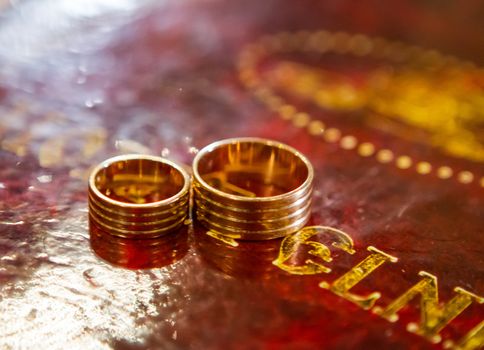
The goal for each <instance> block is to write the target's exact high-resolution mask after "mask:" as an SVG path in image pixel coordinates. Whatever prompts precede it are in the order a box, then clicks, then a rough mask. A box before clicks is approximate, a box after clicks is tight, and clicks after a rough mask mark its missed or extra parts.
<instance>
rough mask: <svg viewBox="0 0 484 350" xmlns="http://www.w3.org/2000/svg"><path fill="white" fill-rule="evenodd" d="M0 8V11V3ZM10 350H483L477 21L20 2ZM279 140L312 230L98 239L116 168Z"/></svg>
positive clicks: (0, 150)
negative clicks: (136, 160)
mask: <svg viewBox="0 0 484 350" xmlns="http://www.w3.org/2000/svg"><path fill="white" fill-rule="evenodd" d="M0 3H1V2H0ZM1 11H2V12H1V13H0V17H1V21H0V43H1V44H2V45H1V46H0V62H1V65H0V77H1V80H0V100H1V103H0V109H1V114H0V324H1V326H0V348H1V349H36V348H50V349H66V348H69V349H81V348H82V349H270V350H273V349H274V350H275V349H390V348H392V349H480V348H482V347H483V346H484V321H483V315H484V312H483V311H484V309H483V307H484V306H483V305H482V304H483V302H484V263H483V257H484V251H483V246H482V235H483V227H484V215H483V210H484V192H483V191H484V167H483V162H484V139H483V131H484V114H483V113H484V112H483V111H484V94H483V92H484V70H483V68H482V63H483V60H484V50H483V46H482V37H483V35H484V29H483V28H482V23H481V22H482V15H483V13H484V7H483V6H482V4H481V2H479V1H472V0H470V1H462V2H432V1H424V2H414V1H404V0H400V1H394V2H387V3H383V2H377V1H371V0H365V1H359V2H350V1H324V2H320V1H309V0H304V1H297V2H296V1H276V0H269V1H227V2H223V1H218V0H206V1H184V2H177V1H166V2H156V1H149V0H143V1H134V0H122V1H97V0H89V1H83V2H75V1H62V0H49V1H47V0H45V1H44V0H42V1H15V2H13V1H11V2H9V3H7V2H5V3H4V4H2V10H1ZM241 136H252V137H264V138H269V139H274V140H277V141H281V142H284V143H286V144H288V145H290V146H292V147H294V148H296V149H298V150H299V151H301V152H302V153H304V154H305V155H307V157H308V158H309V160H310V161H311V162H312V164H313V166H314V170H315V180H314V194H313V201H312V216H311V219H310V222H309V224H308V226H307V227H305V228H303V229H302V230H300V231H298V232H296V233H294V234H291V235H290V236H288V237H286V238H284V239H275V240H268V241H235V240H232V239H228V238H225V237H221V236H219V235H216V234H213V233H210V232H209V233H208V234H207V230H206V229H204V228H203V226H202V225H201V224H200V223H199V222H197V220H196V218H195V217H193V218H192V221H191V222H190V223H187V225H185V227H184V228H183V229H181V230H180V232H177V233H173V234H169V235H166V236H163V237H161V238H157V239H144V240H133V239H124V238H119V237H116V236H113V235H110V234H109V233H107V232H103V231H102V230H100V229H99V228H97V227H96V226H94V225H89V221H88V209H87V208H88V207H87V177H88V175H89V173H90V171H91V170H92V169H93V167H94V166H96V165H97V164H99V163H100V162H101V161H103V160H104V159H106V158H109V157H112V156H114V155H118V154H125V153H143V154H152V155H157V156H163V157H166V158H168V159H172V160H175V161H177V162H180V163H183V164H185V165H186V166H187V169H189V168H190V164H191V162H192V160H193V157H194V155H195V154H196V153H197V152H198V150H199V149H201V148H202V147H204V146H206V145H207V144H209V143H211V142H214V141H216V140H220V139H225V138H233V137H241Z"/></svg>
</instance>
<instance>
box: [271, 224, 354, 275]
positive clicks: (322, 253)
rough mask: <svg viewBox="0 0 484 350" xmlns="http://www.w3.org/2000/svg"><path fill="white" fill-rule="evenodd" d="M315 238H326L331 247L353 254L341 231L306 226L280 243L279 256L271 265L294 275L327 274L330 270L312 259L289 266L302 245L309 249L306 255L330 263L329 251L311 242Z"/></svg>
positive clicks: (348, 241)
mask: <svg viewBox="0 0 484 350" xmlns="http://www.w3.org/2000/svg"><path fill="white" fill-rule="evenodd" d="M315 236H317V237H318V238H320V239H321V238H326V239H330V240H331V241H333V242H332V243H331V246H332V247H334V248H337V249H340V250H342V251H344V252H346V253H348V254H354V252H355V251H354V249H353V240H352V239H351V237H350V236H348V235H347V234H346V233H344V232H343V231H340V230H337V229H335V228H332V227H325V226H308V227H304V228H303V229H301V230H300V231H298V232H296V233H295V234H292V235H290V236H287V237H286V238H284V240H283V241H282V243H281V248H280V250H279V255H278V257H277V259H276V260H274V261H273V262H272V263H273V264H274V265H276V266H277V267H279V268H280V269H282V270H284V271H286V272H289V273H291V274H294V275H314V274H318V273H329V272H331V269H330V268H329V267H327V266H325V265H323V264H322V263H321V262H318V261H315V260H314V259H312V258H309V259H306V260H305V262H304V265H294V264H290V262H291V259H292V258H294V257H295V256H296V254H297V253H298V252H299V251H300V249H301V246H302V245H306V246H308V247H310V249H311V250H309V251H308V254H310V255H312V256H314V257H317V258H319V259H321V260H322V261H325V262H331V261H332V260H333V259H332V258H331V251H330V250H329V248H328V247H327V246H326V245H324V244H323V243H321V242H319V241H316V240H311V238H314V237H315Z"/></svg>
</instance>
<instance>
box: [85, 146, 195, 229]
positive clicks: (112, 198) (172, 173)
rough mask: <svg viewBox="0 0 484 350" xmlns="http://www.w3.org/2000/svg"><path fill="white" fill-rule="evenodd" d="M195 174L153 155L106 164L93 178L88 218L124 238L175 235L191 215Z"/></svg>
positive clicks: (121, 157)
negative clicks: (173, 233) (189, 208)
mask: <svg viewBox="0 0 484 350" xmlns="http://www.w3.org/2000/svg"><path fill="white" fill-rule="evenodd" d="M189 194H190V176H189V175H188V173H187V172H186V171H185V170H184V169H183V168H182V167H181V166H179V165H177V164H175V163H173V162H171V161H169V160H166V159H163V158H160V157H154V156H148V155H139V154H131V155H123V156H118V157H113V158H110V159H107V160H105V161H104V162H102V163H101V164H99V165H98V166H97V167H96V168H95V169H94V170H93V171H92V173H91V176H90V177H89V220H90V221H91V222H92V223H93V224H95V225H97V226H98V227H99V228H100V229H102V230H104V231H107V232H109V233H111V234H113V235H116V236H121V237H137V238H152V237H158V236H161V235H164V234H166V233H169V232H174V231H176V230H177V229H179V228H180V227H181V225H182V224H183V222H184V221H185V220H186V219H187V216H188V206H189Z"/></svg>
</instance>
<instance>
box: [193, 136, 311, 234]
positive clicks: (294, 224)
mask: <svg viewBox="0 0 484 350" xmlns="http://www.w3.org/2000/svg"><path fill="white" fill-rule="evenodd" d="M313 177H314V172H313V168H312V166H311V163H310V162H309V160H308V159H307V158H306V157H305V156H304V155H302V154H301V153H300V152H299V151H297V150H295V149H294V148H292V147H289V146H287V145H285V144H282V143H280V142H276V141H271V140H266V139H261V138H235V139H227V140H222V141H219V142H215V143H212V144H211V145H208V146H207V147H205V148H203V149H202V150H200V151H199V152H198V154H197V155H196V156H195V159H194V161H193V194H194V204H195V213H196V216H197V219H198V221H200V222H201V223H202V224H203V225H204V226H205V227H206V228H208V229H209V230H213V231H215V232H217V233H220V234H222V235H227V236H230V237H233V238H237V239H247V240H252V239H253V240H261V239H272V238H278V237H283V236H286V235H288V234H291V233H294V232H296V231H298V230H299V229H301V228H302V227H304V225H305V224H306V223H307V221H308V220H309V217H310V214H311V195H312V182H313Z"/></svg>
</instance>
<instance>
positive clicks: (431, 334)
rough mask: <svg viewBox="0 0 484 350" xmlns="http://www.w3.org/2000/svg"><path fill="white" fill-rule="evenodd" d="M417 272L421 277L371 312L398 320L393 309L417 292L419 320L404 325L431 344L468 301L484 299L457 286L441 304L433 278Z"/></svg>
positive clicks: (400, 306) (481, 300)
mask: <svg viewBox="0 0 484 350" xmlns="http://www.w3.org/2000/svg"><path fill="white" fill-rule="evenodd" d="M419 275H420V276H422V277H423V278H422V279H421V280H420V281H419V282H418V283H417V284H415V285H414V286H413V287H411V288H410V289H409V290H407V291H406V292H405V293H403V294H402V295H401V296H399V297H398V298H397V299H395V300H394V301H393V302H392V303H390V305H388V306H387V307H386V308H385V309H381V308H375V309H374V312H375V313H377V314H379V315H380V316H382V317H384V318H386V319H387V320H389V321H391V322H395V321H397V320H398V315H397V312H398V311H399V310H401V309H402V308H403V307H404V306H406V305H407V304H408V303H409V302H410V301H411V300H412V299H414V298H415V297H417V296H418V295H420V312H421V320H420V323H419V324H418V325H417V324H415V323H409V324H408V326H407V328H408V330H409V331H411V332H413V333H417V334H419V335H422V336H424V337H426V338H428V339H429V340H430V341H432V342H433V343H438V342H440V340H441V337H440V335H439V334H438V333H439V332H440V331H441V330H442V329H443V328H444V327H445V326H446V325H447V324H448V323H449V322H450V321H452V320H453V319H454V318H455V317H457V316H458V315H459V314H460V313H462V311H464V310H465V309H466V308H467V307H468V306H469V305H470V304H471V303H472V302H474V301H476V302H478V303H483V302H484V298H481V297H479V296H477V295H475V294H472V293H470V292H468V291H466V290H464V289H463V288H460V287H457V288H455V289H454V291H455V292H456V293H457V295H456V296H455V297H454V298H452V300H450V301H449V302H448V303H447V304H445V305H444V306H440V305H439V295H438V285H437V277H435V276H433V275H431V274H430V273H427V272H425V271H421V272H420V273H419Z"/></svg>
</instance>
